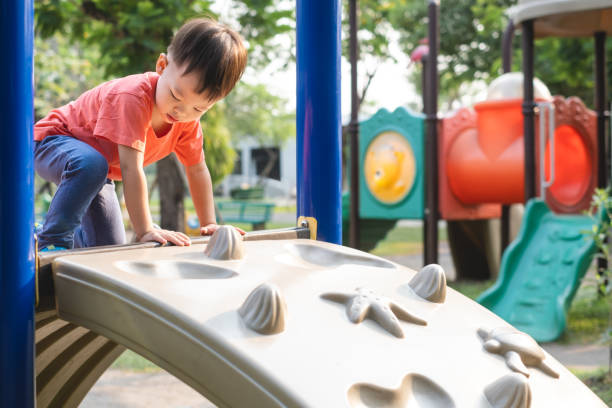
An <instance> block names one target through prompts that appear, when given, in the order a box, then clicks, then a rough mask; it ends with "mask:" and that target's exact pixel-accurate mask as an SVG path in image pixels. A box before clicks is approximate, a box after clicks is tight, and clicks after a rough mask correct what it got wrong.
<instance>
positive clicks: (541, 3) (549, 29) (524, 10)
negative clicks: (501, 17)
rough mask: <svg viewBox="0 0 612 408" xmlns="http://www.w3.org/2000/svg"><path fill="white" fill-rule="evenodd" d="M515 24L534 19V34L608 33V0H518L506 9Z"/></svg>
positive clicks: (611, 12) (611, 21)
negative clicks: (514, 4)
mask: <svg viewBox="0 0 612 408" xmlns="http://www.w3.org/2000/svg"><path fill="white" fill-rule="evenodd" d="M508 15H509V17H510V19H512V21H513V22H514V24H515V25H517V26H519V25H520V24H521V23H522V22H524V21H528V20H535V22H534V35H535V37H538V38H541V37H551V36H554V37H590V36H592V35H593V33H594V32H606V33H608V34H612V4H610V0H519V2H518V4H517V5H516V6H514V7H512V8H510V9H508Z"/></svg>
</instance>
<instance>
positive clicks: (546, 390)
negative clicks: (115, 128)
mask: <svg viewBox="0 0 612 408" xmlns="http://www.w3.org/2000/svg"><path fill="white" fill-rule="evenodd" d="M220 232H221V230H220V231H219V234H218V235H219V236H217V234H215V236H213V237H212V238H210V240H209V239H208V238H202V239H201V240H200V241H198V242H196V243H194V245H192V246H191V247H164V248H155V247H154V246H153V245H150V247H142V246H140V247H138V246H137V247H132V248H123V249H122V250H110V251H100V250H96V249H91V250H85V251H78V250H76V251H71V252H70V253H68V254H65V255H63V256H57V255H55V256H56V257H55V259H54V261H53V264H52V276H53V282H54V289H55V299H56V302H57V305H56V310H57V316H54V317H47V320H48V322H47V323H46V324H39V325H37V326H38V327H37V345H38V344H39V345H40V346H37V350H38V352H37V370H40V374H39V375H38V377H37V380H38V379H40V380H41V384H40V385H39V386H38V387H39V390H38V405H39V406H41V407H47V406H54V407H55V406H57V407H59V406H62V407H67V406H76V405H77V404H78V401H79V398H82V396H83V395H84V391H86V389H87V386H88V385H90V383H91V381H92V380H93V379H95V376H96V375H99V374H100V373H101V372H102V371H103V369H104V368H105V366H107V365H109V364H110V363H111V362H112V360H113V359H114V357H116V356H117V355H118V353H120V352H121V351H122V350H123V347H128V348H130V349H132V350H134V351H136V352H138V353H139V354H141V355H143V356H145V357H146V358H148V359H149V360H151V361H153V362H154V363H156V364H157V365H159V366H161V367H163V368H164V369H166V370H167V371H168V372H170V373H171V374H173V375H175V376H176V377H178V378H180V379H181V380H183V381H184V382H185V383H187V384H189V385H190V386H191V387H193V388H194V389H195V390H196V391H198V392H199V393H201V394H202V395H204V396H205V397H207V398H208V399H209V400H210V401H212V402H213V403H215V404H217V405H218V406H220V407H240V406H253V407H304V406H312V407H343V406H346V407H360V408H365V407H372V408H373V407H380V406H397V407H404V406H411V405H412V404H414V405H415V406H426V407H429V408H449V407H463V406H466V407H482V408H490V407H517V408H518V407H529V406H530V403H531V404H533V406H542V405H545V406H548V405H554V406H564V405H568V406H578V405H579V404H583V405H587V406H589V407H603V406H605V405H604V404H603V402H601V401H600V400H599V399H598V398H597V397H596V396H595V395H594V394H593V393H591V392H590V391H589V390H588V388H586V387H585V386H584V385H583V384H582V383H581V382H580V381H579V380H578V379H577V378H576V377H574V376H573V375H572V374H571V373H570V372H569V371H568V370H566V369H565V368H564V367H563V366H562V365H561V364H559V363H558V362H557V361H555V359H554V358H553V357H551V356H550V355H548V354H547V353H546V352H544V351H543V350H542V349H541V348H540V347H539V346H537V344H536V343H535V342H533V340H531V339H530V338H529V336H528V335H525V334H521V333H519V332H517V331H516V330H514V329H513V328H511V327H510V326H509V325H508V324H507V323H505V322H504V321H503V320H501V319H500V318H499V317H497V316H495V315H493V314H492V313H490V312H489V311H487V310H486V309H485V308H483V307H482V306H480V305H478V304H477V303H475V302H473V301H471V300H470V299H468V298H466V297H464V296H463V295H461V294H459V293H457V292H455V291H454V290H452V289H450V288H447V287H446V281H445V278H444V271H442V270H441V268H440V267H439V266H435V265H434V266H429V267H427V268H424V269H423V270H421V271H420V272H419V273H416V272H415V271H413V270H410V269H408V268H405V267H402V266H400V265H397V264H394V263H392V262H389V261H387V260H385V259H381V258H378V257H375V256H372V255H369V254H367V253H364V252H360V251H357V250H353V249H350V248H346V247H341V246H338V245H334V244H329V243H325V242H321V241H313V240H307V239H284V240H270V238H272V237H271V235H270V234H269V233H261V234H260V235H259V238H260V239H259V240H252V239H251V238H250V237H253V236H251V235H247V241H245V242H238V241H235V240H234V241H233V242H231V246H232V248H233V249H234V250H235V251H234V256H232V257H229V256H225V255H228V254H226V252H227V251H217V250H218V249H220V248H221V247H222V246H223V245H229V244H230V240H229V239H228V240H223V236H224V234H220ZM288 233H289V232H287V234H288ZM227 235H228V234H225V236H227ZM236 235H237V234H236ZM261 238H264V239H265V240H261ZM276 238H278V237H276ZM285 238H287V235H285ZM213 242H214V244H213ZM145 245H147V244H145ZM210 245H214V246H215V248H214V250H212V251H211V250H209V248H208V247H209V246H210ZM238 245H240V246H241V248H236V246H238ZM221 249H222V248H221ZM206 254H209V256H207V255H206ZM214 254H221V255H220V256H217V255H214ZM236 254H237V255H236ZM42 260H43V261H44V262H45V263H46V262H48V261H49V259H46V258H42ZM49 269H51V268H49ZM84 305H86V306H84ZM58 318H59V319H58ZM50 319H51V320H50ZM60 319H61V320H60ZM41 322H42V321H41ZM479 336H481V337H482V339H481V338H479ZM117 343H118V344H120V345H118V344H117ZM495 344H499V347H498V348H496V346H495ZM494 353H500V354H502V355H496V354H494ZM513 353H514V354H513ZM512 356H515V358H513V357H512ZM516 359H518V360H516ZM465 370H469V373H470V375H469V378H468V377H466V375H465ZM509 401H515V402H514V403H509Z"/></svg>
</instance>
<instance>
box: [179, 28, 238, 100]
mask: <svg viewBox="0 0 612 408" xmlns="http://www.w3.org/2000/svg"><path fill="white" fill-rule="evenodd" d="M168 54H169V56H170V57H171V61H173V62H175V63H176V64H178V65H179V66H182V65H183V64H185V71H184V72H183V75H186V74H189V73H191V72H196V73H197V74H198V76H199V77H200V81H199V86H198V89H197V90H196V91H197V93H199V94H201V93H204V92H206V95H207V96H208V97H209V98H210V99H220V98H223V97H225V96H226V95H227V94H228V93H230V91H231V90H232V89H233V88H234V86H235V85H236V83H237V82H238V80H239V79H240V77H241V76H242V73H243V72H244V69H245V67H246V61H247V52H246V48H245V47H244V44H243V43H242V39H241V38H240V36H239V35H238V34H237V33H236V32H235V31H233V30H232V29H230V28H229V27H226V26H224V25H223V24H221V23H218V22H216V21H214V20H211V19H208V18H196V19H193V20H190V21H188V22H187V23H185V24H184V25H183V26H182V27H181V28H180V29H179V30H178V31H177V33H176V34H175V35H174V38H173V39H172V42H171V43H170V45H169V46H168Z"/></svg>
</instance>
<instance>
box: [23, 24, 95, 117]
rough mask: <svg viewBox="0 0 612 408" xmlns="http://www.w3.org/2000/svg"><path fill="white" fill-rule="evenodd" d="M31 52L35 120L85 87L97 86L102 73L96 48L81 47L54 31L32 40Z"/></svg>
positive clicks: (78, 93)
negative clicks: (33, 49)
mask: <svg viewBox="0 0 612 408" xmlns="http://www.w3.org/2000/svg"><path fill="white" fill-rule="evenodd" d="M35 50H36V52H35V54H34V84H35V89H36V93H35V97H34V109H35V116H36V119H37V120H38V119H40V118H42V117H43V116H45V115H46V114H47V113H49V111H50V110H51V109H53V108H57V107H59V106H62V105H64V104H66V103H68V102H70V101H71V100H73V99H76V98H77V97H78V96H79V95H80V94H81V93H83V92H84V91H86V90H87V89H90V88H93V87H94V86H96V85H98V84H99V83H100V82H101V81H102V79H103V77H104V73H103V71H102V69H101V68H100V66H99V65H97V64H94V63H93V62H92V61H95V60H96V59H97V58H98V53H97V50H96V49H92V48H81V47H78V46H75V45H74V44H70V43H69V41H68V39H67V38H66V37H65V36H63V35H61V34H59V33H56V34H54V35H53V36H52V37H50V38H47V39H46V40H42V39H41V38H40V37H36V39H35Z"/></svg>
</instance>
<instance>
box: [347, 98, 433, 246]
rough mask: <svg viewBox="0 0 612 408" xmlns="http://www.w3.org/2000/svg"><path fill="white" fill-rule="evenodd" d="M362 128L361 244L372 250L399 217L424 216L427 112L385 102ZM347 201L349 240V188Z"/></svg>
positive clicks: (360, 183) (360, 141) (362, 123)
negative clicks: (387, 106) (390, 107)
mask: <svg viewBox="0 0 612 408" xmlns="http://www.w3.org/2000/svg"><path fill="white" fill-rule="evenodd" d="M359 128H360V133H359V172H358V177H359V216H360V220H359V222H360V239H359V242H360V245H359V249H361V250H364V251H369V250H371V249H373V248H374V247H375V246H376V244H377V243H378V241H380V240H382V239H384V237H385V236H386V234H387V232H388V231H389V230H391V229H392V228H393V227H394V226H395V224H396V221H397V220H398V219H404V218H412V219H422V218H423V208H424V195H425V189H424V184H425V176H424V173H425V172H424V168H425V164H424V161H425V156H424V118H423V115H421V114H415V113H413V112H409V111H408V110H406V109H404V108H397V109H396V110H395V111H393V112H389V111H388V110H386V109H384V108H383V109H380V110H379V111H378V112H376V113H375V114H374V115H373V116H372V117H370V118H369V119H367V120H364V121H362V122H360V124H359ZM342 204H343V205H342V213H343V221H344V223H343V242H344V243H345V244H348V241H349V240H348V231H349V225H348V224H349V223H348V220H349V193H345V194H344V195H343V203H342Z"/></svg>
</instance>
